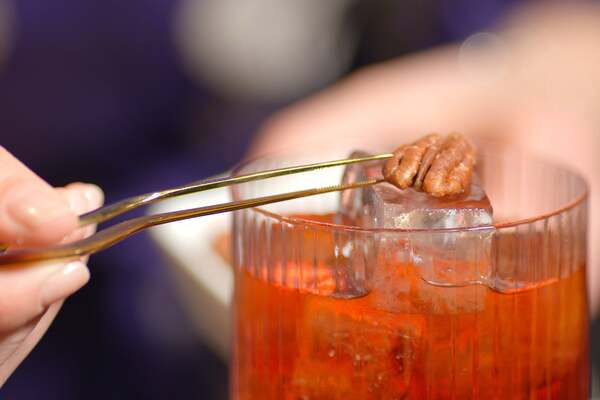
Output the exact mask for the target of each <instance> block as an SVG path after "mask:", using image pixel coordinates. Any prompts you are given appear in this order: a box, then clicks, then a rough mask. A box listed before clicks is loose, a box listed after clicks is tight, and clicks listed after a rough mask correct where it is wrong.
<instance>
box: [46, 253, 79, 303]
mask: <svg viewBox="0 0 600 400" xmlns="http://www.w3.org/2000/svg"><path fill="white" fill-rule="evenodd" d="M89 279H90V271H89V270H88V268H87V267H86V266H85V264H83V263H82V262H81V261H73V262H70V263H68V264H66V265H64V266H63V267H62V268H61V269H60V270H58V271H57V272H55V273H54V274H53V275H52V276H50V278H48V280H46V281H45V282H44V283H43V285H42V291H41V301H42V305H43V306H44V307H48V306H50V305H51V304H54V303H56V302H57V301H59V300H63V299H65V298H67V297H69V296H70V295H72V294H73V293H75V292H76V291H77V290H79V289H80V288H81V287H82V286H83V285H85V284H86V283H87V281H88V280H89Z"/></svg>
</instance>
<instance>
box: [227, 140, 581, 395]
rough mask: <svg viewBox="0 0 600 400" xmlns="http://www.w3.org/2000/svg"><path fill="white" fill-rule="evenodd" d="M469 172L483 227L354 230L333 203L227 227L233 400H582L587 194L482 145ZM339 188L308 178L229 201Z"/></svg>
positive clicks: (577, 181)
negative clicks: (482, 200) (484, 209)
mask: <svg viewBox="0 0 600 400" xmlns="http://www.w3.org/2000/svg"><path fill="white" fill-rule="evenodd" d="M347 154H348V152H347V151H345V150H341V152H340V153H339V154H338V155H347ZM322 157H323V156H322V155H320V158H322ZM316 160H317V157H316V156H315V155H311V156H306V155H304V156H298V157H295V158H294V157H290V156H286V157H284V158H282V159H263V160H258V161H255V162H253V163H250V164H247V165H245V166H243V167H241V169H240V173H247V172H252V171H256V170H260V169H266V168H274V167H281V166H286V165H292V164H299V163H303V162H312V161H316ZM478 169H479V171H478V173H479V175H480V177H481V180H482V182H483V186H484V187H485V189H486V192H487V194H488V195H489V197H490V199H491V203H492V205H493V207H494V223H493V225H484V226H478V227H467V228H436V229H387V228H386V229H381V228H377V229H375V228H364V227H359V226H357V225H356V221H353V220H352V218H349V217H348V216H346V215H344V213H341V212H340V203H339V198H338V197H339V194H332V195H325V196H319V197H315V198H311V199H300V200H295V201H292V202H289V203H286V204H278V205H272V206H268V207H265V208H262V209H250V210H243V211H239V212H236V214H235V217H234V221H235V222H234V255H235V260H234V261H235V267H236V279H235V294H234V309H235V317H234V338H233V359H232V367H231V397H232V398H233V399H345V400H351V399H361V400H368V399H587V398H588V386H589V365H588V364H589V360H588V305H587V296H586V275H585V273H586V272H585V261H586V224H587V186H586V184H585V182H584V181H583V180H582V179H581V178H580V177H579V176H578V175H576V174H574V173H572V172H570V171H568V170H566V169H564V168H562V167H559V166H556V165H553V164H550V163H547V162H544V161H539V160H536V159H533V158H531V157H529V156H528V155H524V154H520V153H515V152H512V151H510V150H506V149H498V148H489V147H486V146H482V147H481V159H480V162H479V167H478ZM339 179H340V174H339V173H337V174H336V173H329V172H326V171H316V172H311V173H307V174H306V175H305V176H303V177H294V178H280V179H279V180H275V181H271V182H259V183H247V184H243V185H241V186H240V187H238V188H237V189H236V190H235V193H234V195H235V197H236V198H237V199H244V198H249V197H254V196H260V195H267V194H271V193H274V192H276V191H282V190H297V189H303V188H309V187H315V186H324V185H327V184H335V183H338V182H339Z"/></svg>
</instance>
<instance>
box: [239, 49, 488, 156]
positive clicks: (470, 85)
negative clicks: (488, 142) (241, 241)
mask: <svg viewBox="0 0 600 400" xmlns="http://www.w3.org/2000/svg"><path fill="white" fill-rule="evenodd" d="M488 96H489V94H488V93H487V92H486V90H484V88H482V87H480V86H478V85H477V83H476V82H475V81H473V80H470V79H469V77H468V76H465V74H464V73H463V71H462V69H461V66H460V63H459V51H458V49H457V48H456V47H448V48H442V49H438V50H434V51H430V52H427V53H423V54H420V55H416V56H413V57H410V58H406V59H400V60H397V61H392V62H388V63H385V64H381V65H378V66H374V67H369V68H367V69H365V70H363V71H359V72H358V73H356V74H354V75H352V76H351V77H350V78H349V79H346V80H345V81H343V82H341V83H340V84H338V85H336V86H334V87H332V88H331V89H327V90H325V91H324V92H323V93H321V94H319V95H317V96H315V97H313V98H310V99H308V100H305V101H303V102H301V103H300V104H298V105H296V106H292V107H291V108H290V109H288V110H285V111H283V112H282V113H280V114H278V115H276V116H275V117H274V118H273V119H272V120H271V121H269V122H268V123H267V124H266V126H265V127H264V129H263V131H262V132H260V135H259V137H258V139H257V141H256V142H255V145H254V147H253V148H252V149H251V156H258V155H261V154H264V153H269V152H273V151H279V150H283V149H286V148H295V149H303V148H307V147H309V148H323V146H326V147H327V146H331V143H332V142H335V141H338V142H341V141H343V143H344V144H345V145H348V146H353V147H356V148H364V147H365V146H369V145H372V144H385V145H386V146H387V147H389V148H390V149H391V148H395V147H397V146H398V145H399V144H401V143H406V142H407V141H411V140H414V139H415V138H417V137H419V136H422V135H423V134H425V133H428V132H432V131H435V132H440V133H445V132H446V133H447V132H449V131H459V132H465V133H468V134H475V133H477V132H479V131H487V129H486V128H488V127H489V126H495V124H494V121H492V120H493V119H494V116H495V115H497V114H499V110H497V109H496V110H495V111H494V112H493V113H490V112H484V110H486V109H487V107H489V106H488V103H487V98H488Z"/></svg>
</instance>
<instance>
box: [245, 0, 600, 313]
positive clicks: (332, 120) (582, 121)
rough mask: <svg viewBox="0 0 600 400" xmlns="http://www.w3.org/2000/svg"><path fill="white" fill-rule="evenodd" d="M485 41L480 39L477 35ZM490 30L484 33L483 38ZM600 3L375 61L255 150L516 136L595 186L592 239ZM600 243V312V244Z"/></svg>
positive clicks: (311, 102)
mask: <svg viewBox="0 0 600 400" xmlns="http://www.w3.org/2000/svg"><path fill="white" fill-rule="evenodd" d="M476 38H477V37H476ZM481 38H482V36H479V39H481ZM598 38H600V7H598V6H595V5H585V6H577V7H572V6H567V7H564V6H554V7H549V6H547V5H546V4H544V7H543V8H537V7H532V8H526V9H522V10H520V11H519V12H517V13H516V14H515V15H512V16H511V17H510V18H508V19H507V21H506V22H505V24H504V25H503V27H502V29H500V31H499V33H498V34H496V35H488V36H483V39H484V44H485V45H484V46H479V44H480V43H477V40H475V41H473V40H471V41H469V40H468V41H467V42H465V43H463V44H462V45H452V46H447V47H444V48H439V49H434V50H431V51H428V52H424V53H421V54H417V55H414V56H411V57H408V58H403V59H399V60H394V61H391V62H387V63H384V64H381V65H376V66H372V67H368V68H366V69H364V70H362V71H358V72H357V73H355V74H353V75H352V76H350V77H349V78H348V79H346V80H345V81H343V82H341V83H339V84H337V85H335V86H334V87H332V88H330V89H328V90H325V91H324V92H322V93H320V94H318V95H316V96H314V97H312V98H309V99H307V100H305V101H302V102H301V103H299V104H297V105H295V106H292V107H291V108H289V109H287V110H284V111H283V112H281V113H279V114H277V115H275V116H274V117H273V118H272V119H271V120H270V121H268V122H267V124H266V125H265V126H264V128H263V129H262V131H261V132H260V134H259V136H258V137H257V140H256V141H255V143H254V145H253V147H252V149H251V155H252V156H253V157H255V156H257V155H260V154H264V153H268V152H273V151H280V150H283V149H294V148H295V149H298V148H326V147H328V146H330V144H331V143H332V142H335V141H336V140H337V141H343V142H344V143H345V144H347V145H349V146H350V147H355V148H361V147H364V146H365V145H381V146H382V147H384V146H385V147H388V148H390V149H392V148H394V147H396V146H397V145H398V144H399V143H405V142H410V141H412V140H414V139H416V138H417V137H420V136H422V135H423V134H425V133H429V132H439V133H449V131H459V132H463V133H468V134H478V135H481V136H488V137H489V138H490V139H492V140H498V141H502V142H509V143H512V144H513V145H516V146H520V147H524V148H527V149H529V150H531V151H533V152H535V153H538V154H543V155H545V156H547V157H550V158H553V159H556V160H558V161H560V162H562V163H565V164H567V165H570V166H572V167H574V168H576V169H577V170H578V171H580V172H582V173H583V175H584V176H585V177H586V178H587V180H588V182H589V183H590V186H591V193H592V196H591V198H590V203H591V210H592V211H591V217H590V222H591V224H590V226H591V229H590V233H591V237H590V239H591V243H594V242H596V241H597V240H599V239H600V215H598V213H597V211H595V210H598V209H599V208H600V207H599V206H600V202H599V200H600V196H596V195H594V193H595V192H596V191H597V190H598V189H600V174H599V173H598V171H600V169H599V167H600V165H598V164H599V163H600V160H599V159H598V157H597V156H596V151H597V149H598V144H599V143H598V140H599V138H598V134H597V132H598V128H599V124H600V121H598V119H597V110H598V109H600V94H599V93H600V91H599V90H598V87H600V72H599V71H600V50H597V43H598ZM590 247H591V264H590V265H589V267H590V268H589V277H590V289H591V290H590V292H591V299H592V311H593V312H596V311H597V310H598V308H599V305H600V269H599V268H598V267H599V265H598V264H599V263H600V248H599V247H598V246H590Z"/></svg>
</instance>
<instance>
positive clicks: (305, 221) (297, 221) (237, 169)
mask: <svg viewBox="0 0 600 400" xmlns="http://www.w3.org/2000/svg"><path fill="white" fill-rule="evenodd" d="M508 149H509V151H512V152H516V151H518V150H519V148H516V147H508ZM277 154H293V153H287V152H285V153H284V152H282V153H268V154H263V155H261V156H259V157H256V158H251V159H247V160H245V161H242V162H240V163H238V164H237V165H236V166H234V167H233V168H232V176H237V175H239V174H241V173H242V170H243V169H244V168H245V167H247V166H248V165H251V164H252V163H254V162H256V161H260V160H265V159H269V158H270V157H274V156H276V155H277ZM528 154H529V153H528ZM531 158H532V159H533V160H536V161H540V162H543V163H545V164H546V165H549V166H550V165H551V166H554V167H557V168H561V169H563V170H564V171H566V172H568V173H570V174H573V175H574V176H577V177H578V178H579V179H580V180H581V183H582V185H583V189H582V191H581V193H579V194H578V195H577V196H575V198H574V199H573V200H571V201H569V202H567V203H565V205H563V206H561V207H557V208H556V209H555V210H552V211H548V212H546V213H542V214H537V215H534V216H531V217H527V218H519V219H515V220H511V221H506V222H498V223H493V224H489V225H477V226H469V227H456V228H443V227H442V228H367V227H361V226H356V225H346V224H341V223H335V222H325V221H317V220H314V219H309V218H302V217H295V216H286V215H282V214H278V213H275V212H272V211H269V210H266V209H265V208H263V207H252V208H250V209H251V210H253V211H255V212H258V213H260V214H263V215H265V216H267V217H269V218H273V219H276V220H278V221H280V222H284V223H288V224H293V225H308V226H319V227H322V228H325V229H331V230H334V229H336V230H345V231H356V232H366V233H386V232H387V233H438V232H439V233H451V232H477V231H486V230H500V229H507V228H514V227H517V226H522V225H528V224H531V223H535V222H538V221H542V220H546V219H549V218H551V217H553V216H556V215H560V214H562V213H564V212H567V211H569V210H572V209H574V208H576V207H578V206H579V205H581V204H583V203H585V202H586V201H587V200H588V197H589V193H590V187H589V184H588V182H587V179H585V177H583V176H582V175H581V174H580V173H578V172H577V171H575V170H573V169H572V168H570V167H569V166H566V165H563V164H561V163H558V162H555V161H553V160H549V159H548V158H547V157H541V156H537V155H531ZM231 193H232V195H233V199H234V200H235V201H237V200H241V197H240V195H239V189H238V185H233V186H232V187H231ZM317 196H318V195H317Z"/></svg>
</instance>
